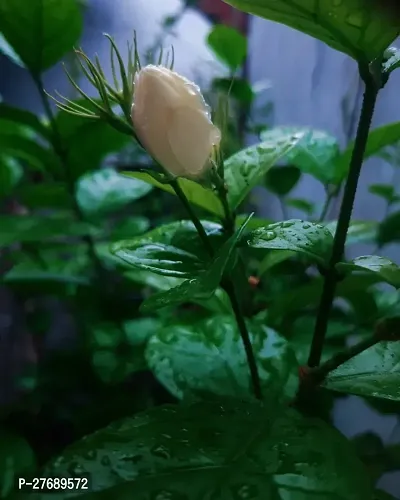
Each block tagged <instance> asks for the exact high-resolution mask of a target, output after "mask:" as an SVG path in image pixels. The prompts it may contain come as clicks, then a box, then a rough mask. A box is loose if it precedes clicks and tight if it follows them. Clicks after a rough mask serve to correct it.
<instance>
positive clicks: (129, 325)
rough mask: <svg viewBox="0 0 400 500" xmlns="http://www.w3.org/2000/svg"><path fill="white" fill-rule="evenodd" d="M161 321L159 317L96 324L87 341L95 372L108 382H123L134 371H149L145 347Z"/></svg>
mask: <svg viewBox="0 0 400 500" xmlns="http://www.w3.org/2000/svg"><path fill="white" fill-rule="evenodd" d="M161 326H162V325H161V323H160V321H159V320H158V319H156V318H139V319H135V320H131V321H127V322H125V323H123V324H122V325H121V328H118V327H116V326H115V325H114V324H103V325H102V324H100V325H95V327H94V328H92V329H91V331H90V335H89V338H88V341H89V343H90V347H91V351H92V364H93V368H94V370H95V372H96V373H97V375H98V376H99V377H100V379H101V380H103V381H104V382H105V383H118V382H122V381H123V380H124V379H126V377H128V376H129V375H131V374H132V373H135V372H138V371H142V370H147V369H148V366H147V362H146V359H145V355H144V352H145V348H146V345H147V342H148V340H149V339H150V337H151V336H152V335H154V334H155V333H156V332H157V331H158V330H159V328H160V327H161Z"/></svg>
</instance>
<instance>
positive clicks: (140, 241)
mask: <svg viewBox="0 0 400 500" xmlns="http://www.w3.org/2000/svg"><path fill="white" fill-rule="evenodd" d="M202 224H203V227H204V229H205V231H206V234H207V235H208V236H209V237H211V236H213V235H220V234H221V231H222V227H221V226H220V225H219V224H216V223H214V222H207V221H203V222H202ZM111 252H112V253H113V254H114V255H115V256H116V257H118V258H120V259H122V260H123V261H124V262H127V263H128V264H129V265H131V266H133V267H137V268H138V269H142V270H144V271H152V272H154V273H157V274H162V275H165V276H173V277H176V278H189V277H193V276H195V275H197V274H199V273H200V272H203V271H204V269H205V266H206V261H208V260H209V258H208V254H207V253H206V252H205V251H204V250H203V246H202V242H201V240H200V238H199V236H198V234H197V231H196V228H195V227H194V225H193V223H192V222H190V221H178V222H172V223H170V224H166V225H162V226H159V227H157V228H156V229H153V230H152V231H150V232H149V233H147V234H144V235H141V236H138V237H136V238H134V239H130V240H123V241H119V242H116V243H113V244H112V246H111Z"/></svg>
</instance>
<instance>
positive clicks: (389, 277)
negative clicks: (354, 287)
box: [336, 255, 400, 288]
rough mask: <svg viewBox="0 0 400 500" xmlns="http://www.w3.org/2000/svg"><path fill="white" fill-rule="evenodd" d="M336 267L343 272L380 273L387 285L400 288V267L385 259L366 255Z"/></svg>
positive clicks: (340, 263)
mask: <svg viewBox="0 0 400 500" xmlns="http://www.w3.org/2000/svg"><path fill="white" fill-rule="evenodd" d="M336 267H337V269H338V270H339V271H343V272H352V271H369V272H372V273H378V274H379V276H381V277H382V279H383V280H384V281H386V283H389V284H390V285H392V286H394V287H395V288H400V267H399V266H398V265H397V264H395V263H394V262H392V261H391V260H389V259H386V258H385V257H379V256H378V255H364V256H361V257H357V258H356V259H353V260H352V261H351V262H339V264H337V266H336Z"/></svg>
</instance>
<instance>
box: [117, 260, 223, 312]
mask: <svg viewBox="0 0 400 500" xmlns="http://www.w3.org/2000/svg"><path fill="white" fill-rule="evenodd" d="M124 276H125V277H126V278H127V279H130V280H132V281H133V282H135V283H139V284H141V285H146V286H148V287H151V288H154V290H157V291H167V290H171V288H174V287H176V286H178V285H180V284H181V283H183V282H184V279H183V278H174V277H172V276H164V275H161V274H155V273H152V272H151V271H137V270H135V271H134V272H127V273H124ZM192 302H193V303H195V304H198V305H200V306H201V307H204V308H205V309H207V310H209V311H212V312H214V313H218V314H230V313H231V312H232V307H231V303H230V300H229V298H228V296H227V294H226V292H225V291H224V290H222V288H217V289H216V290H215V292H214V294H213V295H212V296H211V297H210V298H208V299H196V298H193V299H192Z"/></svg>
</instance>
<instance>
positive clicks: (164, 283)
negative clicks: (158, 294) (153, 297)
mask: <svg viewBox="0 0 400 500" xmlns="http://www.w3.org/2000/svg"><path fill="white" fill-rule="evenodd" d="M124 276H125V277H126V278H128V279H130V280H132V281H133V282H135V283H138V284H140V285H144V286H148V287H151V288H154V290H157V291H163V292H165V291H167V290H171V288H174V287H176V286H178V285H180V284H181V283H183V282H184V281H185V280H184V279H183V278H175V277H173V276H165V275H163V274H155V273H153V272H151V271H140V270H137V269H135V270H134V271H128V272H125V273H124Z"/></svg>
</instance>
